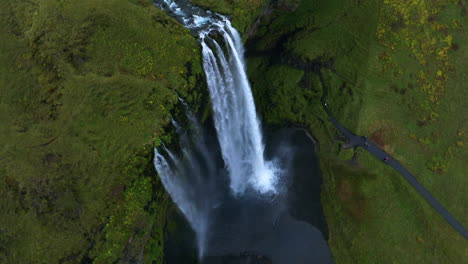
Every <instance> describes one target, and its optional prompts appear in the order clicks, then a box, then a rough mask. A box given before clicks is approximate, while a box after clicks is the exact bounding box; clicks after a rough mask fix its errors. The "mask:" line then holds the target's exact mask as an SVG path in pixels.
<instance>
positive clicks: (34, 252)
mask: <svg viewBox="0 0 468 264" xmlns="http://www.w3.org/2000/svg"><path fill="white" fill-rule="evenodd" d="M0 39H1V40H2V41H1V42H0V120H1V124H0V133H1V135H2V137H1V139H0V140H1V142H0V144H1V146H2V147H1V148H0V168H1V169H0V196H1V197H2V199H1V202H0V263H59V262H60V263H78V262H80V260H81V261H83V262H82V263H91V261H92V260H94V263H112V262H114V261H115V260H118V261H120V262H121V261H124V260H127V261H128V260H131V259H140V258H141V257H142V256H143V255H144V262H145V263H151V261H153V260H155V261H157V262H158V263H159V262H160V261H161V257H162V252H161V249H162V228H163V224H164V219H163V217H164V210H165V208H166V204H167V197H165V196H164V195H163V192H162V188H161V186H160V184H159V183H158V181H157V180H156V178H155V171H154V169H152V166H151V160H150V159H151V151H152V146H153V145H154V144H155V143H156V144H157V143H158V142H160V140H161V139H162V138H164V137H166V138H167V135H165V134H164V131H163V129H162V127H163V126H164V125H165V124H167V122H168V120H169V116H170V111H171V110H172V109H173V105H174V104H175V103H176V102H177V98H176V96H175V95H174V94H173V93H172V92H171V90H176V91H177V92H178V93H179V94H181V95H183V96H184V97H188V98H191V99H192V100H194V101H197V100H198V97H199V95H197V93H196V92H195V91H194V90H193V89H194V87H195V85H196V82H197V81H199V80H201V79H202V76H201V74H202V71H201V65H200V59H199V51H198V48H197V44H196V42H195V41H194V39H193V38H192V37H191V36H190V34H189V33H188V31H187V30H185V29H183V28H182V27H181V26H180V25H178V24H177V23H176V22H175V21H173V20H171V19H169V18H167V16H166V15H165V14H164V13H163V12H162V11H160V10H158V9H156V8H154V7H153V6H152V5H151V2H149V1H141V0H112V1H98V2H96V1H92V0H84V1H50V0H35V1H34V0H33V1H23V2H21V1H20V2H18V1H9V0H1V1H0ZM145 245H147V246H146V249H145ZM143 253H144V254H143Z"/></svg>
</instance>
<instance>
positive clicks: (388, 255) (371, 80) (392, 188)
mask: <svg viewBox="0 0 468 264" xmlns="http://www.w3.org/2000/svg"><path fill="white" fill-rule="evenodd" d="M405 3H406V4H405ZM463 10H465V11H463ZM462 14H464V15H462ZM465 27H466V6H462V4H461V2H459V3H454V1H410V2H408V1H388V2H382V3H381V2H380V1H340V0H334V1H305V0H304V1H301V3H300V6H299V8H297V9H296V11H294V12H292V13H291V12H285V11H284V10H281V9H280V10H276V11H275V12H274V13H273V14H272V15H271V16H269V17H267V18H264V20H263V23H262V24H261V25H260V26H259V28H258V30H257V33H256V35H255V37H254V38H253V39H251V40H250V41H249V42H248V44H249V47H250V48H249V49H248V51H249V52H250V54H249V60H248V61H249V65H248V68H249V76H250V78H251V81H252V84H253V89H254V94H255V98H256V102H257V106H258V109H259V111H260V112H261V115H262V119H263V120H264V122H265V123H267V124H277V125H281V124H284V123H299V124H302V125H304V126H306V127H308V128H309V129H310V130H311V132H312V134H314V136H315V137H316V138H317V139H318V141H319V144H320V146H319V147H320V148H319V149H320V157H321V164H322V170H323V172H324V186H323V187H324V188H323V194H322V201H323V204H324V208H325V213H326V215H327V221H328V223H329V231H330V246H331V248H332V251H333V254H334V257H335V260H336V263H462V262H463V260H466V259H467V258H468V250H467V248H468V245H467V242H466V241H464V240H463V238H461V237H460V236H459V235H458V234H457V233H455V232H454V231H453V230H452V229H451V228H450V227H449V226H448V225H447V224H446V223H445V222H444V221H443V220H442V219H441V218H440V217H439V216H438V215H437V214H436V213H434V212H433V211H432V209H431V208H429V206H428V205H426V203H425V202H424V201H423V200H422V199H421V198H420V197H419V196H418V195H417V194H416V193H415V191H413V190H412V189H411V188H410V187H409V186H408V185H407V184H406V182H405V181H404V180H403V179H402V178H401V177H400V176H399V175H398V174H396V173H395V172H393V171H392V170H391V169H389V168H388V167H386V166H385V165H383V164H382V163H381V162H379V161H376V160H375V159H374V158H373V157H371V156H370V155H369V154H367V153H365V152H363V151H359V152H358V153H357V155H358V163H359V165H357V166H351V165H349V164H348V163H346V162H345V161H344V160H346V159H349V157H350V156H351V155H352V151H338V150H337V147H338V146H337V143H336V142H334V140H333V135H334V129H333V128H331V127H330V126H329V125H328V124H326V123H323V121H324V120H325V114H324V112H323V110H322V109H321V108H320V105H319V98H320V95H321V91H322V87H321V83H320V82H319V77H318V74H316V73H317V71H316V70H314V69H316V68H314V67H316V66H317V65H319V64H322V65H330V63H329V62H330V60H331V61H333V67H330V68H332V69H333V70H328V69H326V68H327V67H322V68H321V70H320V71H321V73H322V74H323V76H324V79H325V84H326V85H327V86H329V90H330V91H329V93H330V94H329V99H328V101H329V103H330V104H331V107H332V112H333V114H334V115H335V116H336V117H337V118H338V119H339V120H340V121H342V122H343V123H344V124H345V125H346V126H348V127H349V128H350V129H351V130H353V131H356V132H357V133H360V134H367V135H370V138H371V139H372V140H374V141H375V142H376V143H378V144H380V145H381V146H382V147H383V148H385V149H386V150H387V151H388V152H390V153H391V154H392V155H394V156H395V157H396V158H397V159H398V160H400V161H401V162H402V163H403V164H404V165H405V166H407V167H408V169H409V170H410V171H412V172H413V173H414V174H415V175H416V177H417V178H418V179H419V180H420V181H421V183H423V184H424V185H425V186H426V187H427V188H428V189H429V190H430V191H431V192H432V193H433V194H434V196H435V197H437V198H438V199H439V200H440V201H441V203H442V204H444V205H445V206H446V207H447V209H448V210H449V211H450V212H452V213H453V214H454V215H455V216H456V217H457V218H458V219H459V220H460V221H461V222H462V223H463V224H464V225H465V226H467V225H468V215H467V211H466V210H464V209H465V207H466V206H464V205H466V203H467V202H468V196H467V195H468V193H467V192H466V191H464V189H466V188H465V187H466V186H467V185H468V180H467V178H466V177H464V174H465V173H464V172H465V171H467V167H466V163H465V162H464V161H466V159H467V151H466V147H465V146H464V145H466V129H467V127H466V120H465V119H466V118H465V116H466V113H467V103H466V102H467V98H466V88H464V87H466V84H465V81H466V76H465V75H466V74H464V72H463V71H464V69H466V54H467V52H466V48H465V43H467V39H466V36H465V35H466V34H464V32H465ZM450 36H451V37H450ZM453 43H455V45H454V44H453ZM333 71H334V72H333Z"/></svg>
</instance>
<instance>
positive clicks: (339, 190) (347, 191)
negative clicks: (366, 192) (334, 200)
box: [336, 179, 364, 220]
mask: <svg viewBox="0 0 468 264" xmlns="http://www.w3.org/2000/svg"><path fill="white" fill-rule="evenodd" d="M355 189H356V188H355V186H354V185H353V183H352V182H351V181H349V180H347V179H343V180H339V181H338V183H337V185H336V194H337V196H338V199H339V200H340V201H341V202H342V203H343V205H344V207H345V209H346V212H347V213H348V214H349V215H350V216H351V217H352V218H354V219H357V220H362V219H364V199H363V198H362V197H361V195H359V193H358V192H357V191H356V190H355Z"/></svg>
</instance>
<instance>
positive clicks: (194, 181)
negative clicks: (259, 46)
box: [154, 0, 281, 256]
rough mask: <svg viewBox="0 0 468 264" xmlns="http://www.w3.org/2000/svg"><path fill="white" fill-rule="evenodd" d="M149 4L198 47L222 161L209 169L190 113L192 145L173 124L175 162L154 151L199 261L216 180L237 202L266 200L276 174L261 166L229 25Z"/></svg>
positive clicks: (256, 125) (257, 130) (195, 11)
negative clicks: (254, 197) (190, 35)
mask: <svg viewBox="0 0 468 264" xmlns="http://www.w3.org/2000/svg"><path fill="white" fill-rule="evenodd" d="M178 2H183V5H182V4H181V5H179V4H178ZM155 4H156V5H157V6H158V7H159V8H161V9H162V10H164V11H165V12H167V13H168V14H169V15H171V16H172V17H173V18H175V19H176V20H178V21H179V22H180V23H181V24H182V25H184V26H185V27H187V28H189V29H190V30H191V32H192V33H193V34H194V35H195V36H196V37H197V39H198V40H199V42H200V45H201V48H202V59H203V69H204V72H205V75H206V81H207V85H208V89H209V94H210V99H211V105H212V110H213V111H212V112H213V123H214V127H215V130H216V136H217V140H218V143H219V148H220V152H221V156H222V159H223V161H224V169H222V170H219V169H215V168H214V166H213V163H215V159H216V157H214V154H213V151H209V150H208V148H207V142H205V139H204V138H203V135H200V134H203V133H202V132H200V131H201V130H202V128H201V127H200V125H199V124H198V123H197V121H196V118H194V116H193V115H192V114H191V113H188V120H189V122H191V123H192V125H193V127H194V128H195V130H196V131H195V132H196V133H195V135H194V138H193V139H192V142H195V144H190V143H189V142H188V141H189V140H190V139H189V138H188V137H187V133H186V132H180V130H181V128H180V127H179V126H178V125H177V123H176V122H175V121H173V125H174V126H176V128H177V131H178V133H180V137H181V144H180V145H181V149H182V151H181V154H182V157H181V158H178V157H177V156H176V155H175V154H173V153H171V152H170V151H169V150H168V149H166V148H165V147H162V148H161V149H159V150H158V149H155V158H154V164H155V167H156V170H157V172H158V174H159V176H160V178H161V181H162V183H163V185H164V187H165V189H166V190H167V192H168V193H169V194H170V195H171V198H172V199H173V201H174V202H175V203H176V204H177V206H178V207H179V208H180V210H181V211H182V213H183V214H184V216H185V217H186V218H187V220H188V222H189V223H190V225H191V227H192V229H193V230H194V231H195V233H196V236H197V242H198V244H199V254H200V256H202V255H203V253H204V250H205V249H204V247H205V243H206V240H207V230H208V226H209V221H210V216H211V213H212V211H213V208H215V207H216V205H217V204H218V201H217V199H218V197H219V196H220V195H221V194H220V193H221V191H220V190H219V189H221V187H220V183H224V182H223V180H222V179H221V178H222V177H224V176H225V175H226V174H227V177H228V184H229V189H230V193H231V194H232V195H233V196H234V197H241V196H243V195H245V193H246V192H247V191H252V192H253V193H256V194H257V195H258V196H262V195H272V194H276V193H277V192H278V191H277V187H276V184H277V182H278V178H279V174H280V172H281V171H280V169H279V168H278V166H276V165H275V163H274V162H272V161H267V160H265V157H264V144H263V139H262V132H261V125H260V122H259V120H258V117H257V113H256V109H255V104H254V100H253V96H252V91H251V87H250V84H249V82H248V79H247V75H246V71H245V62H244V58H243V56H244V50H243V45H242V41H241V38H240V35H239V33H238V32H237V31H236V29H234V27H232V25H231V23H230V21H229V19H228V18H227V17H225V16H222V15H219V14H216V13H213V12H210V11H206V10H203V9H200V8H198V7H195V6H191V5H190V4H189V3H188V2H186V1H184V0H180V1H173V0H155ZM185 107H186V108H187V106H186V105H185ZM186 111H189V110H188V109H186ZM191 146H192V147H191ZM163 152H165V154H166V155H163ZM197 154H201V155H197ZM218 155H219V154H218ZM165 156H166V157H167V159H166V157H165ZM226 171H227V173H226Z"/></svg>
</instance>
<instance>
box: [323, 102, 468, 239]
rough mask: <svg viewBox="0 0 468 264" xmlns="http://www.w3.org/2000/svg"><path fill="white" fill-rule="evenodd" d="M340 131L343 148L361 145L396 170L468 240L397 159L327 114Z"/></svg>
mask: <svg viewBox="0 0 468 264" xmlns="http://www.w3.org/2000/svg"><path fill="white" fill-rule="evenodd" d="M323 106H324V108H325V110H326V111H327V113H328V114H329V111H328V107H327V104H326V103H325V102H324V101H323ZM328 120H329V121H330V122H331V123H332V124H333V125H334V126H335V127H336V128H337V129H338V131H340V133H341V134H342V135H343V136H344V137H345V138H346V139H347V140H348V141H347V143H346V144H343V145H342V147H343V148H356V147H362V148H364V149H365V150H367V151H368V152H369V153H370V154H372V155H373V156H374V157H376V158H378V159H379V160H381V161H382V162H384V163H386V164H387V165H388V166H390V167H392V168H393V169H395V170H396V171H398V172H399V173H400V174H401V175H402V176H403V178H405V180H406V181H407V182H408V183H409V184H410V185H411V186H413V188H414V189H415V190H416V191H417V192H418V193H419V194H420V195H421V196H422V197H423V198H424V199H425V200H426V201H427V202H428V203H429V204H430V205H431V206H432V208H434V210H436V211H437V212H438V213H439V214H440V216H442V217H443V218H444V219H445V221H447V223H448V224H449V225H451V226H452V227H453V228H454V229H455V230H456V231H457V232H458V233H459V234H460V235H461V236H462V237H464V238H465V240H468V231H467V230H466V229H465V228H464V227H463V226H462V225H461V224H460V223H459V222H458V221H457V220H456V219H455V218H454V217H453V216H452V215H451V214H450V213H449V212H448V211H447V210H446V209H445V208H444V207H443V206H442V205H441V204H440V203H439V202H438V201H437V200H436V199H435V198H434V197H433V196H432V195H431V193H430V192H429V191H427V190H426V189H425V188H424V187H423V186H422V185H421V184H420V183H419V182H418V180H416V178H415V177H414V176H413V175H412V174H411V173H410V172H409V171H408V170H406V169H405V167H403V166H402V165H401V164H400V163H399V162H398V161H396V160H395V159H394V158H392V157H391V156H390V155H389V154H388V153H386V152H385V151H383V150H381V149H380V148H379V147H377V146H376V145H375V144H373V143H372V142H370V141H368V140H367V137H365V136H358V135H355V134H353V133H351V132H350V131H349V130H347V129H346V128H345V127H344V126H342V125H341V124H340V123H338V121H336V119H335V118H333V117H332V116H331V115H329V119H328Z"/></svg>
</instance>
